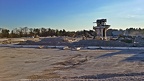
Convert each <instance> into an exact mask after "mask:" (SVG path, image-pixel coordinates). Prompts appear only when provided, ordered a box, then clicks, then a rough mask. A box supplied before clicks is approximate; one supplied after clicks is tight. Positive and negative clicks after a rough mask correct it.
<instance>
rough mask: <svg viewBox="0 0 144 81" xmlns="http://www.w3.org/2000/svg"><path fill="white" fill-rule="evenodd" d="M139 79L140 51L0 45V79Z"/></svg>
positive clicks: (143, 73)
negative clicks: (76, 49)
mask: <svg viewBox="0 0 144 81" xmlns="http://www.w3.org/2000/svg"><path fill="white" fill-rule="evenodd" d="M38 79H39V80H44V79H45V80H48V81H49V80H53V81H54V80H58V81H59V80H61V81H63V80H73V81H75V80H83V79H89V80H94V81H95V80H96V81H97V80H100V81H101V80H104V81H117V80H125V81H135V80H136V81H143V80H144V50H101V49H95V50H90V49H89V50H80V51H71V50H60V49H36V48H9V47H0V81H26V80H38Z"/></svg>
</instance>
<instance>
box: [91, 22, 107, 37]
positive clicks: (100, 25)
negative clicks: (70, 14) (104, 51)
mask: <svg viewBox="0 0 144 81" xmlns="http://www.w3.org/2000/svg"><path fill="white" fill-rule="evenodd" d="M106 22H107V20H106V19H98V20H97V21H96V22H94V23H96V25H97V26H93V29H94V30H95V32H96V33H97V37H96V38H97V39H100V40H107V35H106V32H107V29H108V28H109V27H110V25H106Z"/></svg>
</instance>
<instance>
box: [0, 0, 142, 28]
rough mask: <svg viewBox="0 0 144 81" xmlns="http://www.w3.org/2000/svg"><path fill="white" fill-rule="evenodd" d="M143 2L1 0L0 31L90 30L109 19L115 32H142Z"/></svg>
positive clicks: (121, 0) (119, 0) (128, 0)
mask: <svg viewBox="0 0 144 81" xmlns="http://www.w3.org/2000/svg"><path fill="white" fill-rule="evenodd" d="M143 3H144V0H0V27H1V28H8V29H13V28H18V27H25V26H26V27H30V28H37V27H40V28H41V27H45V28H53V29H66V30H84V29H87V30H89V29H92V28H93V25H95V24H93V21H95V20H96V19H99V18H106V19H108V24H110V25H111V28H114V29H125V28H130V27H137V28H139V27H141V28H144V5H143Z"/></svg>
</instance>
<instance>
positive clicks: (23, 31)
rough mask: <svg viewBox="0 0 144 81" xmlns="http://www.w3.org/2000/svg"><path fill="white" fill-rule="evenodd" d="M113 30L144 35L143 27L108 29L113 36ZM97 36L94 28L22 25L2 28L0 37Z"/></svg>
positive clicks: (108, 33)
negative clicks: (53, 27) (78, 28)
mask: <svg viewBox="0 0 144 81" xmlns="http://www.w3.org/2000/svg"><path fill="white" fill-rule="evenodd" d="M113 31H126V32H127V34H129V35H144V29H141V28H127V29H126V30H122V29H119V30H118V29H109V30H108V31H107V35H108V36H112V32H113ZM90 35H91V36H95V35H96V32H95V31H94V30H81V31H66V30H65V29H62V30H58V29H51V28H28V27H20V28H14V29H12V30H9V29H5V28H0V38H19V37H37V36H40V37H47V36H69V37H77V36H86V37H89V36H90Z"/></svg>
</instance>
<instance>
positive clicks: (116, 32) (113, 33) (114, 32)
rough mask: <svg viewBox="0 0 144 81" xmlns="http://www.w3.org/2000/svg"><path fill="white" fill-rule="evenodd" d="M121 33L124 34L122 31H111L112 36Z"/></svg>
mask: <svg viewBox="0 0 144 81" xmlns="http://www.w3.org/2000/svg"><path fill="white" fill-rule="evenodd" d="M123 34H124V32H123V31H113V32H112V35H113V36H119V35H123Z"/></svg>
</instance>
